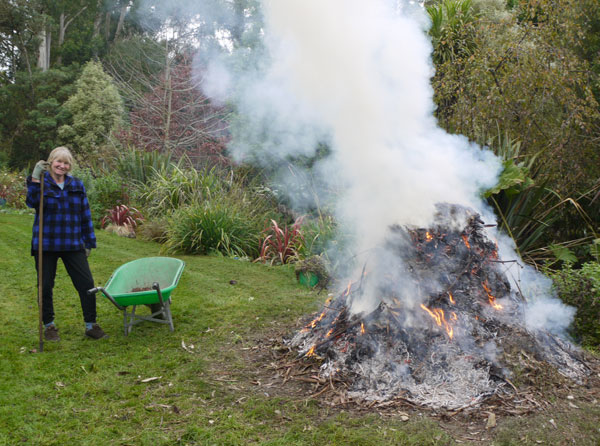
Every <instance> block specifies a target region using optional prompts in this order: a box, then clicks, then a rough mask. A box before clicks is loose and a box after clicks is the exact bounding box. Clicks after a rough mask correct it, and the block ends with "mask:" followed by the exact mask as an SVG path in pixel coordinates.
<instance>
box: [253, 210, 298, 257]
mask: <svg viewBox="0 0 600 446" xmlns="http://www.w3.org/2000/svg"><path fill="white" fill-rule="evenodd" d="M303 219H304V217H299V218H297V219H296V221H295V222H294V224H293V225H292V226H289V227H288V226H287V225H286V226H284V227H283V228H281V227H280V226H279V225H278V224H277V222H276V221H275V220H271V224H270V225H269V227H267V228H266V229H265V230H264V231H263V234H266V235H265V236H264V238H263V239H262V240H261V242H260V256H259V257H258V259H256V260H257V261H262V262H270V263H271V264H273V263H282V264H286V263H291V262H293V261H294V260H297V259H298V255H299V251H300V249H301V248H302V245H303V244H304V237H303V235H302V230H301V225H302V220H303Z"/></svg>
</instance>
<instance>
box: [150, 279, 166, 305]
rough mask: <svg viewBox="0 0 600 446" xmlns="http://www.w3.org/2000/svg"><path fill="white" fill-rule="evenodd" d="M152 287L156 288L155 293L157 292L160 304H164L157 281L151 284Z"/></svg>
mask: <svg viewBox="0 0 600 446" xmlns="http://www.w3.org/2000/svg"><path fill="white" fill-rule="evenodd" d="M152 289H154V290H156V294H158V300H159V301H160V305H161V306H162V305H164V301H163V297H162V293H161V292H160V285H159V284H158V282H154V283H153V284H152Z"/></svg>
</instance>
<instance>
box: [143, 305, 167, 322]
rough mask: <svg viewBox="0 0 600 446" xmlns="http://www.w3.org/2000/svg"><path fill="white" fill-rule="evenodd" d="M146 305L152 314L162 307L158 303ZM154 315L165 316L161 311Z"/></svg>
mask: <svg viewBox="0 0 600 446" xmlns="http://www.w3.org/2000/svg"><path fill="white" fill-rule="evenodd" d="M146 306H147V307H148V308H150V312H151V313H152V314H154V313H156V312H158V311H160V310H161V309H162V307H161V306H160V304H148V305H146ZM156 317H157V319H164V318H165V316H164V315H163V314H162V313H160V314H159V315H157V316H156Z"/></svg>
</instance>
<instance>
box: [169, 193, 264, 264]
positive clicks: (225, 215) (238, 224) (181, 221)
mask: <svg viewBox="0 0 600 446" xmlns="http://www.w3.org/2000/svg"><path fill="white" fill-rule="evenodd" d="M259 234H260V229H259V226H257V224H256V218H255V216H253V215H252V213H251V211H249V209H247V208H245V207H244V206H242V205H240V204H239V203H235V202H232V201H231V200H226V199H223V200H221V199H219V200H214V201H205V202H204V203H201V204H194V205H190V206H186V207H182V208H180V209H178V210H176V211H174V212H173V214H172V218H171V219H170V226H169V228H168V230H167V242H166V244H165V246H166V249H167V251H169V252H184V253H189V254H209V253H214V252H220V253H223V254H225V255H228V256H240V257H246V256H248V257H255V256H256V255H257V254H258V248H257V246H258V238H259Z"/></svg>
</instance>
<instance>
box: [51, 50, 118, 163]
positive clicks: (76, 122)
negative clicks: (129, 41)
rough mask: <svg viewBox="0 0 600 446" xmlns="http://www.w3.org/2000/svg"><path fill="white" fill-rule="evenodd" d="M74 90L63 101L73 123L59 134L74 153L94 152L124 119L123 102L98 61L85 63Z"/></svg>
mask: <svg viewBox="0 0 600 446" xmlns="http://www.w3.org/2000/svg"><path fill="white" fill-rule="evenodd" d="M76 86H77V91H76V93H75V94H74V95H73V96H71V97H70V98H69V99H68V100H67V102H66V103H65V104H64V108H65V109H66V110H67V111H68V112H69V113H70V114H71V116H72V123H71V124H67V125H63V126H61V127H60V128H59V130H58V133H59V136H60V138H61V140H62V141H63V143H66V144H68V145H70V146H71V147H72V148H73V150H74V152H75V153H81V154H83V153H93V152H96V151H97V149H98V148H99V147H101V146H102V145H103V144H104V143H105V142H106V141H107V139H108V137H109V136H110V134H111V133H112V132H113V131H115V130H116V129H117V128H118V126H119V125H120V124H121V122H122V119H123V113H124V111H123V102H122V100H121V97H120V96H119V92H118V91H117V88H116V87H115V86H114V84H113V83H112V79H111V77H110V76H108V75H107V74H106V73H105V72H104V70H103V69H102V65H101V64H100V63H99V62H93V61H92V62H88V63H87V64H86V66H85V67H84V69H83V72H82V74H81V77H80V78H79V79H78V80H77V82H76Z"/></svg>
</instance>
